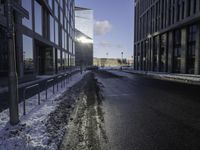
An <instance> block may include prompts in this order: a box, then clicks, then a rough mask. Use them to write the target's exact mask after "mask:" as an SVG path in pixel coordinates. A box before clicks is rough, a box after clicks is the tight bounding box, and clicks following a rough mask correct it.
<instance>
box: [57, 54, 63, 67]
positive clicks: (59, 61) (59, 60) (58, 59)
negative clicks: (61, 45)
mask: <svg viewBox="0 0 200 150" xmlns="http://www.w3.org/2000/svg"><path fill="white" fill-rule="evenodd" d="M61 61H62V60H61V51H60V50H57V67H58V70H61V69H62V68H61Z"/></svg>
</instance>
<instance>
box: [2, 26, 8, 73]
mask: <svg viewBox="0 0 200 150" xmlns="http://www.w3.org/2000/svg"><path fill="white" fill-rule="evenodd" d="M5 37H6V29H4V28H3V27H1V28H0V43H1V44H0V76H8V68H9V67H8V48H7V40H6V38H5Z"/></svg>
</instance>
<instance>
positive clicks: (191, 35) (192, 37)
mask: <svg viewBox="0 0 200 150" xmlns="http://www.w3.org/2000/svg"><path fill="white" fill-rule="evenodd" d="M196 31H197V27H196V25H191V26H190V27H189V28H188V50H187V73H189V74H194V66H195V47H196Z"/></svg>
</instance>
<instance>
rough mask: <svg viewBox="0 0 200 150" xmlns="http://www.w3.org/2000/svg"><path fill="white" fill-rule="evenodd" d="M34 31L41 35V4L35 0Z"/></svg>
mask: <svg viewBox="0 0 200 150" xmlns="http://www.w3.org/2000/svg"><path fill="white" fill-rule="evenodd" d="M34 8H35V32H36V33H38V34H40V35H42V6H41V5H40V4H39V3H38V2H37V1H35V7H34Z"/></svg>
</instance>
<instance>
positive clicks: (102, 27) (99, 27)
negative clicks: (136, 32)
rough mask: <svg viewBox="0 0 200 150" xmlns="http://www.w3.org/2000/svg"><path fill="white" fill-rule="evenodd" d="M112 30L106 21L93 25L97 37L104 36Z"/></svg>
mask: <svg viewBox="0 0 200 150" xmlns="http://www.w3.org/2000/svg"><path fill="white" fill-rule="evenodd" d="M111 29H112V25H111V23H110V22H109V21H108V20H104V21H96V22H95V24H94V32H95V34H96V35H97V36H101V35H105V34H107V33H108V32H110V30H111Z"/></svg>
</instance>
